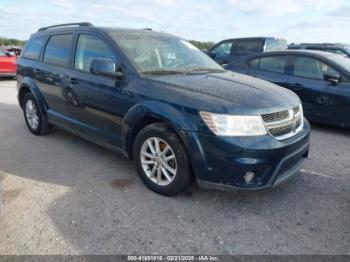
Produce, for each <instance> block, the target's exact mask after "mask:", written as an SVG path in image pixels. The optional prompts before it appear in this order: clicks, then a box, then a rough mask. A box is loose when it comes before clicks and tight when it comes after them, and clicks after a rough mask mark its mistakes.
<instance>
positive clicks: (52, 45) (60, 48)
mask: <svg viewBox="0 0 350 262" xmlns="http://www.w3.org/2000/svg"><path fill="white" fill-rule="evenodd" d="M72 38H73V37H72V35H71V34H64V35H54V36H51V37H50V39H49V41H48V43H47V45H46V48H45V52H44V62H45V63H48V64H51V65H56V66H62V67H66V66H68V63H69V58H70V50H71V45H72Z"/></svg>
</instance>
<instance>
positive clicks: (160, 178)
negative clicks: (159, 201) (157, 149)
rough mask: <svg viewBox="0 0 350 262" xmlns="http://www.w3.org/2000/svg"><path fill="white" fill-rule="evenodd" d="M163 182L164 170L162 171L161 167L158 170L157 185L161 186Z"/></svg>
mask: <svg viewBox="0 0 350 262" xmlns="http://www.w3.org/2000/svg"><path fill="white" fill-rule="evenodd" d="M161 181H162V170H161V169H160V167H158V168H157V183H158V184H160V182H161Z"/></svg>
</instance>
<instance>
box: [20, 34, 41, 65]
mask: <svg viewBox="0 0 350 262" xmlns="http://www.w3.org/2000/svg"><path fill="white" fill-rule="evenodd" d="M45 41H46V37H38V38H34V39H32V40H30V41H29V43H28V45H27V47H26V48H25V50H24V51H23V53H22V57H24V58H28V59H33V60H38V59H39V56H40V52H41V49H42V48H43V46H44V44H45Z"/></svg>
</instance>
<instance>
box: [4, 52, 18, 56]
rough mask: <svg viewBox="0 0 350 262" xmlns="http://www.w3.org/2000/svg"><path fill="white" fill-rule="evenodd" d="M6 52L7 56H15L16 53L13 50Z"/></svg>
mask: <svg viewBox="0 0 350 262" xmlns="http://www.w3.org/2000/svg"><path fill="white" fill-rule="evenodd" d="M6 54H7V55H8V56H15V55H16V53H15V52H12V51H10V52H7V53H6Z"/></svg>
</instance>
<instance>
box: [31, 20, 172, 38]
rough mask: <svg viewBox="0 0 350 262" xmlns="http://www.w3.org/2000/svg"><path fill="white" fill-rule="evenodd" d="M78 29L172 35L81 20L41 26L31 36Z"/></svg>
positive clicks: (115, 32)
mask: <svg viewBox="0 0 350 262" xmlns="http://www.w3.org/2000/svg"><path fill="white" fill-rule="evenodd" d="M80 30H85V31H86V30H89V31H90V30H91V31H95V32H96V31H100V32H101V31H102V32H105V33H107V34H126V33H128V34H129V33H144V34H151V35H165V36H172V37H175V36H174V35H171V34H167V33H163V32H157V31H153V30H152V29H150V28H143V29H135V28H134V29H133V28H117V27H99V26H93V25H92V24H91V23H89V22H81V23H68V24H59V25H53V26H47V27H41V28H39V30H38V31H37V32H35V33H33V34H32V36H34V35H35V36H39V35H47V34H51V33H60V32H70V31H73V32H74V31H80Z"/></svg>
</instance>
